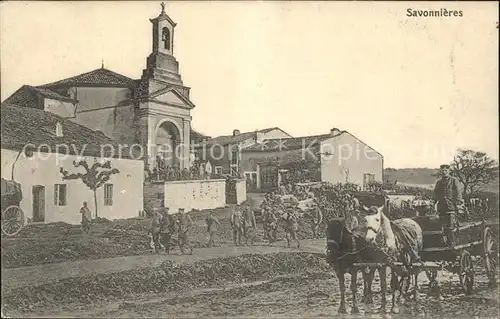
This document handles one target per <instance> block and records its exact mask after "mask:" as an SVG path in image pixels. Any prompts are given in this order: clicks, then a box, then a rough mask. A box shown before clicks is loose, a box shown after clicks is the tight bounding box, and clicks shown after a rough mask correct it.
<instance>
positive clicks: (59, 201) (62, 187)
mask: <svg viewBox="0 0 500 319" xmlns="http://www.w3.org/2000/svg"><path fill="white" fill-rule="evenodd" d="M66 186H67V185H66V184H55V187H54V205H56V206H66V205H67V204H68V202H67V199H66V196H67V187H66Z"/></svg>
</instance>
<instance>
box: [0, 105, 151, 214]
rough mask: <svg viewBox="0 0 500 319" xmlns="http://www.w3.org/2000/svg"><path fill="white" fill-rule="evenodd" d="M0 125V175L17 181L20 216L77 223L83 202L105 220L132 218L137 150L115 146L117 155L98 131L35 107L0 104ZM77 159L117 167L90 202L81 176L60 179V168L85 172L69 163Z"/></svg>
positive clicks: (138, 188)
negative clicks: (0, 165) (73, 178)
mask: <svg viewBox="0 0 500 319" xmlns="http://www.w3.org/2000/svg"><path fill="white" fill-rule="evenodd" d="M1 124H2V127H1V162H2V169H1V175H2V178H5V179H7V180H11V179H13V180H15V181H16V182H18V183H20V184H21V187H22V192H23V199H22V201H21V204H20V206H21V208H22V210H23V211H24V214H25V218H26V219H28V218H29V219H30V220H31V221H32V222H45V223H49V222H66V223H70V224H78V223H80V221H81V215H80V213H79V210H80V208H81V207H82V203H83V202H84V201H86V202H88V207H89V208H90V210H91V211H92V215H93V217H95V215H96V207H95V204H97V211H98V216H99V217H104V218H107V219H117V218H131V217H137V216H138V214H139V211H141V210H142V209H143V181H144V161H143V160H142V158H140V154H137V153H133V152H132V151H133V150H132V151H131V150H130V149H128V148H121V153H122V154H121V156H120V154H119V153H120V147H119V145H117V144H116V142H115V141H113V140H111V139H110V138H108V137H106V136H105V135H104V134H102V133H100V132H96V131H93V130H91V129H89V128H87V127H84V126H82V125H79V124H76V123H74V122H72V121H70V120H67V119H63V118H62V117H59V116H57V115H55V114H53V113H49V112H45V111H43V110H40V109H35V108H29V107H20V106H16V105H8V104H2V106H1ZM23 149H24V150H29V151H31V152H32V154H28V155H31V156H30V157H27V156H26V154H25V152H24V151H23ZM27 153H29V152H27ZM113 153H114V154H113ZM103 155H105V156H107V157H106V158H104V157H103ZM81 160H84V161H86V163H87V164H88V166H89V167H90V168H91V167H92V165H93V164H94V163H95V162H101V163H104V162H106V161H107V160H109V162H110V167H111V169H117V170H118V171H119V172H118V173H115V174H112V175H111V176H110V178H109V180H107V181H105V182H104V183H103V184H102V185H101V187H99V188H98V189H97V190H96V203H95V202H94V193H93V191H92V190H91V189H90V188H89V187H87V186H86V185H85V184H84V183H83V182H82V180H81V179H75V180H63V178H62V177H63V175H62V173H61V170H65V171H68V172H69V173H74V174H78V173H81V174H85V172H86V170H85V168H84V167H83V166H79V167H75V165H74V162H79V161H81ZM103 170H105V169H103Z"/></svg>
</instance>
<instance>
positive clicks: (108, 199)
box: [104, 184, 113, 206]
mask: <svg viewBox="0 0 500 319" xmlns="http://www.w3.org/2000/svg"><path fill="white" fill-rule="evenodd" d="M104 205H105V206H113V184H104Z"/></svg>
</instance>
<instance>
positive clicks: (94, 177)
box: [60, 160, 120, 218]
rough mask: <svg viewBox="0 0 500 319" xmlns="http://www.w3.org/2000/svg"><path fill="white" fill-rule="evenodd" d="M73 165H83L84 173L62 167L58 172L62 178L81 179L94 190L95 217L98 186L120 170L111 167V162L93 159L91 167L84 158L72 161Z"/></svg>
mask: <svg viewBox="0 0 500 319" xmlns="http://www.w3.org/2000/svg"><path fill="white" fill-rule="evenodd" d="M73 165H74V166H75V167H80V166H81V167H83V168H84V169H85V173H83V174H82V173H73V174H70V173H69V172H68V171H66V170H64V169H63V168H62V167H61V168H60V172H61V174H62V175H63V177H62V179H63V180H73V179H81V180H82V182H83V183H84V184H85V185H87V187H88V188H90V190H91V191H92V192H94V205H95V217H96V218H97V216H98V215H97V190H98V189H99V187H101V186H102V185H104V183H106V182H107V181H109V178H110V177H111V175H113V174H118V173H120V171H119V170H118V169H116V168H111V162H110V161H106V162H104V163H100V162H98V161H97V160H95V163H94V164H92V166H91V167H89V165H88V164H87V161H86V160H81V161H79V162H76V161H73Z"/></svg>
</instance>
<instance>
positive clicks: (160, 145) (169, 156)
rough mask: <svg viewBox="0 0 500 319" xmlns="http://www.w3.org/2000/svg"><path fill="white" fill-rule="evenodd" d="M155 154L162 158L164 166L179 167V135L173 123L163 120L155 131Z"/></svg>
mask: <svg viewBox="0 0 500 319" xmlns="http://www.w3.org/2000/svg"><path fill="white" fill-rule="evenodd" d="M155 142H156V143H155V144H156V150H157V152H156V154H157V156H160V157H161V158H162V159H163V163H164V164H165V167H167V166H169V167H179V168H180V166H179V164H180V163H179V154H178V153H179V151H180V150H179V149H178V148H179V147H180V146H179V145H181V135H180V132H179V130H178V129H177V127H176V126H175V124H173V123H172V122H168V121H167V122H163V123H162V124H161V125H160V127H158V130H157V131H156V138H155Z"/></svg>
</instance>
